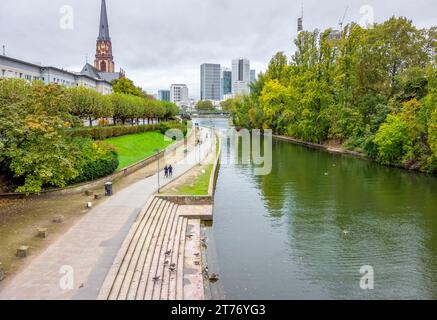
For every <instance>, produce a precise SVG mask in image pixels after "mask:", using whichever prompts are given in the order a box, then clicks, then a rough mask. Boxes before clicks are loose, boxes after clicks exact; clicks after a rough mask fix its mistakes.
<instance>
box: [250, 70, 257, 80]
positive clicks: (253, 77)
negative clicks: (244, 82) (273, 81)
mask: <svg viewBox="0 0 437 320" xmlns="http://www.w3.org/2000/svg"><path fill="white" fill-rule="evenodd" d="M255 81H256V70H253V69H251V70H250V83H254V82H255Z"/></svg>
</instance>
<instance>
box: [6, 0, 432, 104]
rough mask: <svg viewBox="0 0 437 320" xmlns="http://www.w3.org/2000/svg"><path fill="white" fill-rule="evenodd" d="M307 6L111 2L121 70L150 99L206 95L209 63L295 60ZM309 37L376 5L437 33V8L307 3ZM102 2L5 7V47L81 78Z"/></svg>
mask: <svg viewBox="0 0 437 320" xmlns="http://www.w3.org/2000/svg"><path fill="white" fill-rule="evenodd" d="M301 3H302V1H301V0H297V1H296V0H270V1H265V0H185V1H175V0H160V1H144V0H143V1H141V0H124V1H115V0H107V5H108V14H109V23H110V31H111V37H112V41H113V47H114V56H115V62H116V67H117V68H119V67H122V68H123V69H125V70H126V71H127V74H128V76H129V77H130V78H132V79H133V80H134V81H135V82H136V83H137V84H139V85H141V86H142V87H144V88H145V89H146V90H147V91H148V92H150V93H155V92H156V91H157V90H158V89H161V88H167V87H169V86H170V84H171V83H176V82H182V83H187V84H188V85H189V87H190V95H191V96H193V97H198V95H199V66H200V64H201V63H203V62H217V63H221V64H222V65H224V66H229V67H230V65H231V60H232V59H233V58H236V57H247V58H249V59H250V60H251V63H252V67H254V68H255V69H257V70H258V71H260V70H263V69H265V68H266V66H267V64H268V61H269V60H270V58H271V56H272V55H273V54H274V53H276V52H277V51H284V52H286V53H287V54H288V55H291V54H292V51H293V44H292V40H293V38H294V37H295V36H296V23H297V22H296V19H297V17H298V16H299V15H300V11H301ZM303 3H304V7H305V14H304V16H305V20H304V26H305V29H308V30H312V29H315V28H319V29H323V28H328V27H338V22H339V20H340V19H341V17H342V16H343V13H344V10H345V8H346V6H349V11H348V14H347V16H346V23H347V22H350V21H359V20H360V18H361V16H360V7H361V6H363V5H371V6H372V7H373V8H374V12H375V20H376V21H377V22H381V21H383V20H385V19H387V18H388V17H390V16H392V15H396V16H407V17H408V18H410V19H412V20H413V21H414V23H415V24H416V25H417V26H418V27H430V26H432V25H437V17H436V16H435V14H434V13H435V10H436V8H437V0H416V1H414V2H412V1H410V0H386V1H376V0H373V1H371V0H367V1H359V0H358V1H353V0H332V1H316V0H303ZM64 5H69V6H71V7H73V8H74V17H75V20H74V29H73V30H64V29H62V28H60V26H59V21H60V19H61V17H62V15H61V13H60V8H61V7H62V6H64ZM99 13H100V1H99V0H2V8H1V11H0V45H2V44H5V45H6V46H7V54H8V55H10V56H13V57H16V58H20V59H24V60H28V61H32V62H39V63H42V64H47V65H54V66H58V67H64V68H67V69H72V70H79V69H80V68H81V67H82V65H83V64H84V62H85V57H86V56H88V60H89V61H94V51H95V41H96V37H97V31H98V19H99Z"/></svg>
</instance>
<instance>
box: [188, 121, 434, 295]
mask: <svg viewBox="0 0 437 320" xmlns="http://www.w3.org/2000/svg"><path fill="white" fill-rule="evenodd" d="M195 121H197V122H199V123H200V124H201V125H204V126H211V125H214V126H215V127H216V128H227V127H228V123H227V121H226V120H218V119H217V120H212V121H211V120H210V119H205V120H202V119H197V120H195ZM232 152H233V151H232V150H223V153H222V157H223V160H226V159H227V158H228V157H229V156H230V153H232ZM224 162H226V161H224ZM253 169H254V168H253V165H252V164H244V165H243V164H234V165H229V164H226V165H223V166H222V167H221V169H220V174H219V177H218V182H217V190H216V195H215V207H214V225H213V228H212V229H211V230H210V235H211V238H213V239H214V246H215V248H216V249H215V251H216V254H217V261H218V264H219V269H220V283H221V286H222V287H223V289H224V295H225V297H226V298H229V299H437V177H435V176H427V175H423V174H420V173H413V172H407V171H403V170H399V169H394V168H388V167H383V166H379V165H377V164H375V163H372V162H369V161H365V160H360V159H355V158H352V157H349V156H342V155H333V154H329V153H326V152H324V151H320V150H313V149H308V148H306V147H302V146H297V145H294V144H291V143H287V142H283V141H276V140H274V141H273V169H272V172H271V174H270V175H267V176H256V175H254V170H253ZM363 266H370V267H371V268H372V270H373V271H374V277H373V279H374V288H373V290H363V289H362V288H361V286H360V281H361V279H362V277H363V276H364V275H363V274H361V272H360V269H361V268H362V267H363Z"/></svg>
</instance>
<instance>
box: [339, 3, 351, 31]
mask: <svg viewBox="0 0 437 320" xmlns="http://www.w3.org/2000/svg"><path fill="white" fill-rule="evenodd" d="M348 11H349V6H346V9H345V10H344V15H343V19H341V20H340V21H339V23H338V24H339V25H340V31H342V30H343V24H344V20H345V19H346V15H347V12H348Z"/></svg>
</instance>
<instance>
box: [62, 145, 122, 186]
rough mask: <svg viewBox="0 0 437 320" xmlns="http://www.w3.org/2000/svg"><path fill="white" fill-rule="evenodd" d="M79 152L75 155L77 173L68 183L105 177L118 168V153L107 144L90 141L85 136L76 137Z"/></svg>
mask: <svg viewBox="0 0 437 320" xmlns="http://www.w3.org/2000/svg"><path fill="white" fill-rule="evenodd" d="M75 141H76V144H77V146H78V147H79V148H80V154H79V156H78V157H77V162H76V166H77V170H78V172H79V175H78V176H77V178H75V179H74V180H72V181H71V182H70V183H80V182H86V181H92V180H96V179H98V178H102V177H106V176H108V175H110V174H112V173H114V172H115V170H116V169H117V168H118V164H119V161H118V155H117V153H116V152H115V150H113V149H112V148H110V147H109V146H108V145H106V144H104V143H102V142H95V141H91V140H90V139H87V138H76V139H75Z"/></svg>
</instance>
